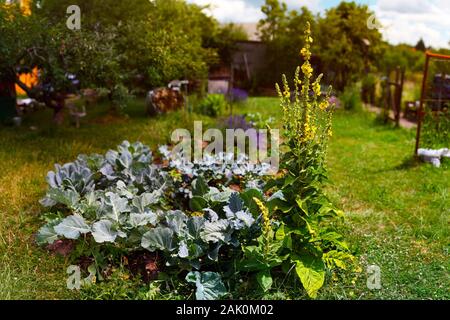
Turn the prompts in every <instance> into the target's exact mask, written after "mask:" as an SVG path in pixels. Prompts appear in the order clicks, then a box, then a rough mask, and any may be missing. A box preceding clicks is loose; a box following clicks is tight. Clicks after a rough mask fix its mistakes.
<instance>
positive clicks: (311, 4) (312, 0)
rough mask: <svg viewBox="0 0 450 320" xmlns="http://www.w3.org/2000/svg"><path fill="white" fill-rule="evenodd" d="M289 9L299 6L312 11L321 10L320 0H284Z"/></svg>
mask: <svg viewBox="0 0 450 320" xmlns="http://www.w3.org/2000/svg"><path fill="white" fill-rule="evenodd" d="M284 2H285V3H286V4H287V5H288V7H289V8H290V9H298V8H300V7H307V8H308V9H309V10H311V11H312V12H314V13H318V12H320V11H322V10H323V9H322V7H321V5H320V2H321V1H320V0H284Z"/></svg>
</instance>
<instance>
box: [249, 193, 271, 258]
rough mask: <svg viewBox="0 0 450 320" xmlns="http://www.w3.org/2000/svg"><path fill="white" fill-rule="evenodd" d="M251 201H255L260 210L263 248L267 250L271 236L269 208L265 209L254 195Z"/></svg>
mask: <svg viewBox="0 0 450 320" xmlns="http://www.w3.org/2000/svg"><path fill="white" fill-rule="evenodd" d="M253 201H255V203H256V205H257V206H258V208H259V210H261V215H262V222H263V223H262V233H263V238H264V242H265V248H264V249H265V251H266V252H267V251H268V249H269V248H268V246H269V243H270V241H271V236H272V224H271V221H270V217H269V209H267V207H266V206H265V205H264V204H263V203H262V201H261V200H259V199H258V198H256V197H254V198H253Z"/></svg>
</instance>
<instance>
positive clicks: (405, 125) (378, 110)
mask: <svg viewBox="0 0 450 320" xmlns="http://www.w3.org/2000/svg"><path fill="white" fill-rule="evenodd" d="M364 108H365V109H366V110H369V111H370V112H374V113H376V114H380V113H381V111H382V109H381V108H377V107H375V106H373V105H370V104H364ZM389 117H390V118H391V119H394V112H393V111H392V110H390V111H389ZM400 126H401V127H402V128H406V129H413V128H416V127H417V124H416V123H414V122H412V121H409V120H407V119H405V118H400Z"/></svg>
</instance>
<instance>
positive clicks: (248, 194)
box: [239, 189, 264, 216]
mask: <svg viewBox="0 0 450 320" xmlns="http://www.w3.org/2000/svg"><path fill="white" fill-rule="evenodd" d="M239 196H240V197H241V199H242V200H244V204H245V206H246V207H247V208H248V209H249V210H250V212H251V213H252V214H253V215H254V216H258V215H259V213H260V211H259V207H258V205H257V204H256V202H255V200H253V198H257V199H259V200H261V201H262V200H263V199H264V197H263V194H262V193H261V192H260V191H259V190H257V189H248V190H246V191H244V192H243V193H241V194H240V195H239Z"/></svg>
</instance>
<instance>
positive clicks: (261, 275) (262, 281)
mask: <svg viewBox="0 0 450 320" xmlns="http://www.w3.org/2000/svg"><path fill="white" fill-rule="evenodd" d="M256 280H257V281H258V283H259V285H260V286H261V289H263V291H264V292H267V291H268V290H269V289H270V288H271V287H272V284H273V280H272V276H271V275H270V270H268V269H266V270H263V271H260V272H258V273H257V274H256Z"/></svg>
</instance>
